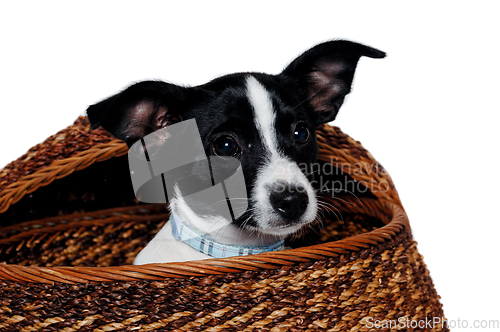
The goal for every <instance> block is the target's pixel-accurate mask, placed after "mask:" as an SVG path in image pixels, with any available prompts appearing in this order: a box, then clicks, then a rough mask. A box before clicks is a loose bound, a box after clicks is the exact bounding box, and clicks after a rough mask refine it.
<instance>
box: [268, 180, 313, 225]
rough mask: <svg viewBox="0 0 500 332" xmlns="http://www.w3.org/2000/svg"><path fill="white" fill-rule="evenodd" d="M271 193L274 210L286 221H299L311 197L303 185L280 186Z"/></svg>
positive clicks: (270, 198) (270, 197)
mask: <svg viewBox="0 0 500 332" xmlns="http://www.w3.org/2000/svg"><path fill="white" fill-rule="evenodd" d="M279 187H280V188H274V189H273V191H271V193H270V195H269V200H270V201H271V206H272V207H273V209H274V211H276V213H278V214H279V215H280V216H282V217H283V218H284V219H285V220H286V221H288V222H290V223H292V222H297V221H298V220H299V219H300V217H301V216H302V215H303V214H304V212H305V211H306V209H307V205H308V204H309V197H308V196H307V193H306V191H305V189H304V187H302V186H292V185H290V186H279Z"/></svg>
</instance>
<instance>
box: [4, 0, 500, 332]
mask: <svg viewBox="0 0 500 332" xmlns="http://www.w3.org/2000/svg"><path fill="white" fill-rule="evenodd" d="M11 3H13V5H12V4H9V5H6V2H2V4H1V5H0V149H1V153H0V167H3V166H4V165H5V164H7V163H8V162H10V161H11V160H14V159H16V158H17V157H19V156H20V155H22V154H23V153H24V152H25V151H26V150H27V149H28V148H30V147H31V146H33V145H35V144H37V143H39V142H41V141H43V140H44V139H45V138H46V137H48V136H49V135H51V134H54V133H55V132H56V131H58V130H60V129H62V128H64V127H66V126H67V125H69V124H71V123H72V122H73V120H74V119H75V118H76V117H77V116H78V115H80V114H81V113H83V112H84V111H85V109H86V107H87V106H88V105H90V104H92V103H95V102H97V101H99V100H101V99H103V98H105V97H108V96H109V95H111V94H113V93H115V92H117V91H119V90H121V89H122V88H124V87H126V86H127V85H129V84H130V83H132V82H135V81H140V80H144V79H155V78H156V79H162V80H167V81H171V82H174V83H179V84H186V85H196V84H201V83H204V82H206V81H208V80H210V79H212V78H214V77H216V76H219V75H222V74H225V73H230V72H235V71H264V72H269V73H278V72H279V71H280V70H281V69H282V68H283V67H284V66H285V65H286V64H287V63H288V62H289V61H291V60H292V59H293V58H294V57H295V56H297V55H298V54H300V53H301V52H302V51H304V50H306V49H307V48H309V47H311V46H313V45H315V44H317V43H319V42H321V41H325V40H329V39H336V38H344V39H350V40H353V41H358V42H361V43H365V44H368V45H371V46H373V47H376V48H379V49H381V50H383V51H385V52H387V54H388V57H387V58H386V59H383V60H375V59H367V58H363V59H362V60H361V62H360V64H359V67H358V71H357V74H356V77H355V82H354V87H353V92H352V93H351V95H350V96H349V97H348V99H347V101H346V103H345V104H344V106H343V108H342V109H341V112H340V115H339V117H338V119H337V120H336V121H335V125H337V126H340V127H341V128H342V129H343V131H344V132H346V133H348V134H349V135H350V136H352V137H354V138H355V139H357V140H360V141H361V142H362V143H363V145H364V146H365V147H366V148H367V149H368V150H370V151H371V152H372V154H373V155H374V156H375V157H376V158H377V159H378V160H379V161H380V162H381V163H382V164H383V165H384V166H385V167H386V168H387V169H388V170H389V172H390V173H391V175H392V177H393V179H394V181H395V183H396V185H397V188H398V190H399V192H400V195H401V198H402V201H403V204H404V205H405V207H406V209H407V212H408V215H409V217H410V220H411V224H412V227H413V232H414V236H415V238H416V240H417V241H418V242H419V251H420V253H421V254H423V255H424V258H425V262H426V263H427V265H428V268H429V270H430V271H431V276H432V278H433V280H434V283H435V286H436V288H437V290H438V292H439V293H440V295H441V296H442V303H443V304H444V310H445V314H446V316H447V318H448V319H451V320H458V319H460V320H461V321H463V320H467V321H468V323H469V326H471V324H473V321H474V320H476V319H477V320H492V319H497V320H500V314H499V313H500V305H499V302H498V298H499V296H500V291H499V278H500V277H499V272H500V271H499V270H500V269H499V267H498V266H499V260H500V258H499V249H498V243H499V240H498V239H499V237H498V232H499V231H500V227H499V223H500V218H499V212H498V209H497V207H498V202H497V200H498V197H499V195H498V186H499V185H500V182H499V179H498V177H499V175H498V167H499V161H500V160H499V157H498V143H499V137H498V128H497V127H498V123H499V122H498V121H499V120H498V119H499V116H498V114H499V111H500V107H499V102H498V99H499V91H498V90H499V87H500V85H499V77H500V67H499V51H500V47H499V42H498V40H499V37H498V34H499V31H500V24H499V23H498V22H499V19H498V13H499V12H500V11H499V10H498V8H497V7H498V6H497V5H496V4H495V2H494V1H490V2H486V1H470V2H461V1H449V2H448V1H444V2H443V1H441V2H437V1H418V2H414V3H413V4H409V3H408V2H405V3H402V2H397V1H376V2H375V1H373V2H368V1H366V2H360V1H350V2H349V3H348V4H346V3H347V2H346V1H311V0H309V1H303V2H301V4H300V5H297V4H293V1H276V2H272V1H255V0H254V1H251V2H236V1H232V2H217V1H200V2H192V1H183V2H182V5H174V4H173V3H174V2H171V4H170V3H168V2H150V1H140V2H139V1H137V2H134V3H130V2H126V1H118V2H104V1H99V2H93V1H86V2H80V3H79V4H75V3H73V2H69V1H68V2H53V1H43V2H42V1H39V2H25V1H23V2H20V1H19V2H15V3H14V2H11ZM176 3H181V2H180V1H178V2H176Z"/></svg>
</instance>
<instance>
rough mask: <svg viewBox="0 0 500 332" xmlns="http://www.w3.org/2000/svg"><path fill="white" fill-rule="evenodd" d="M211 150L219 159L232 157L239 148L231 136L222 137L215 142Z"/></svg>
mask: <svg viewBox="0 0 500 332" xmlns="http://www.w3.org/2000/svg"><path fill="white" fill-rule="evenodd" d="M212 150H213V152H214V154H215V155H217V156H220V157H234V156H235V155H237V154H238V152H239V151H240V148H239V146H238V144H236V141H235V140H234V139H233V138H232V137H231V136H222V137H219V138H217V139H216V140H215V142H214V144H213V148H212Z"/></svg>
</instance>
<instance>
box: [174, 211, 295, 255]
mask: <svg viewBox="0 0 500 332" xmlns="http://www.w3.org/2000/svg"><path fill="white" fill-rule="evenodd" d="M170 222H171V223H172V235H173V236H174V237H175V239H176V240H178V241H182V242H184V243H186V244H187V245H189V246H190V247H191V248H194V249H196V250H198V251H199V252H202V253H204V254H206V255H209V256H212V257H215V258H224V257H235V256H247V255H254V254H260V253H263V252H269V251H277V250H283V249H285V245H284V242H285V241H284V240H281V241H279V242H276V243H274V244H272V245H270V246H236V245H232V244H223V243H218V242H215V241H214V240H212V239H210V238H208V237H206V236H204V235H202V234H200V233H198V232H196V231H195V230H194V229H192V228H191V227H189V226H188V225H186V224H185V223H183V222H182V221H180V218H179V216H174V214H173V213H171V214H170Z"/></svg>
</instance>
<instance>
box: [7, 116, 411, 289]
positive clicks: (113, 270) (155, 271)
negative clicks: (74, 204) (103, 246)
mask: <svg viewBox="0 0 500 332" xmlns="http://www.w3.org/2000/svg"><path fill="white" fill-rule="evenodd" d="M318 129H319V132H317V133H318V135H317V137H318V145H319V150H320V156H319V158H318V159H319V160H322V161H327V162H328V161H329V162H331V165H332V166H334V167H337V168H340V169H342V170H343V167H344V166H345V165H353V164H355V163H359V164H360V170H361V172H360V173H359V174H358V173H352V172H350V171H349V170H348V172H346V174H347V175H350V176H351V177H352V178H353V179H354V180H356V181H359V182H360V183H362V184H363V185H365V186H366V187H368V186H369V185H373V184H374V183H376V184H379V185H380V184H384V185H386V186H387V189H388V190H387V191H381V190H378V191H377V190H375V191H372V193H373V194H374V195H375V196H376V197H377V200H373V199H363V203H364V205H363V208H361V205H360V204H358V203H349V204H347V203H339V202H338V201H337V202H336V204H337V205H338V206H342V204H344V205H345V206H344V208H345V209H356V208H359V209H360V210H359V211H358V212H359V213H364V214H367V215H369V213H367V211H370V212H372V213H374V214H377V213H378V215H374V216H375V217H377V216H378V217H382V218H379V219H381V220H383V219H384V218H385V219H387V216H389V219H390V222H388V223H387V224H386V225H385V226H383V227H381V228H378V229H375V230H373V231H370V232H367V233H364V234H359V235H355V236H352V237H348V238H345V239H342V240H339V241H334V242H328V243H323V244H319V245H313V246H309V247H303V248H297V249H289V250H284V251H278V252H270V253H262V254H258V255H251V256H244V257H234V258H224V259H207V260H203V261H191V262H184V263H163V264H148V265H136V266H129V265H125V266H114V267H68V266H64V267H30V266H20V265H11V264H0V280H8V281H18V282H42V283H54V282H62V283H81V282H89V281H96V282H99V281H125V280H127V281H131V280H158V279H164V278H166V277H182V278H186V277H192V276H206V275H211V274H224V273H237V272H243V271H249V270H262V269H275V268H279V267H281V266H287V265H294V264H299V263H303V262H311V261H312V260H315V259H325V258H328V257H336V256H339V255H343V254H347V253H351V252H355V251H360V250H363V249H365V248H369V247H370V246H376V245H380V244H382V243H384V242H387V241H389V240H391V239H392V238H393V237H394V236H396V235H397V234H399V233H401V232H402V231H403V230H404V229H405V228H407V229H408V230H410V226H409V223H408V219H407V217H406V214H405V211H404V208H403V207H402V205H401V202H400V200H399V196H398V194H397V191H396V190H395V187H394V184H393V182H392V179H391V178H390V176H389V174H388V173H382V174H378V173H373V172H371V168H372V167H373V165H375V167H376V168H377V169H379V168H381V169H383V168H382V166H380V165H379V164H378V163H377V162H376V161H375V159H374V158H373V157H372V156H371V155H370V153H369V152H368V151H366V150H364V149H363V148H362V146H361V145H360V143H359V142H356V141H354V140H353V139H352V138H350V137H349V136H348V135H345V134H343V133H342V132H341V130H340V129H339V128H337V127H332V126H329V125H324V126H322V127H320V128H318ZM338 134H341V135H345V136H346V137H347V141H348V144H349V146H355V147H360V148H361V149H362V150H363V155H362V156H356V157H354V156H351V155H349V153H347V152H346V150H344V149H342V148H337V147H334V146H331V144H329V141H328V140H329V138H328V136H329V135H338ZM127 152H128V148H127V146H126V144H125V143H124V142H123V141H120V140H116V139H114V140H111V141H109V142H105V143H101V144H97V145H95V146H92V147H91V148H90V149H88V150H85V151H81V152H78V153H76V154H75V155H72V156H70V157H68V158H66V159H62V160H55V161H53V162H52V163H51V164H50V165H49V166H47V167H45V168H42V169H39V170H36V171H35V172H33V173H31V174H29V175H25V176H23V177H21V178H20V179H19V180H18V181H16V182H14V183H11V184H9V185H8V186H7V187H5V188H4V190H2V192H0V213H3V212H5V211H6V210H7V209H9V207H10V206H11V205H13V204H15V203H16V202H18V201H19V200H20V199H21V198H22V197H24V196H25V195H27V194H29V193H32V192H34V191H36V190H37V189H38V188H40V187H43V186H47V185H49V184H50V183H52V182H53V181H55V180H57V179H60V178H63V177H66V176H68V175H69V174H71V173H73V172H74V171H79V170H82V169H85V168H87V167H89V166H90V165H92V164H94V163H95V162H98V161H105V160H108V159H111V158H114V157H119V156H123V155H125V154H126V153H127ZM332 155H333V156H336V158H335V160H332V159H331V158H329V157H331V156H332ZM377 211H378V212H377ZM384 216H385V217H384Z"/></svg>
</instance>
